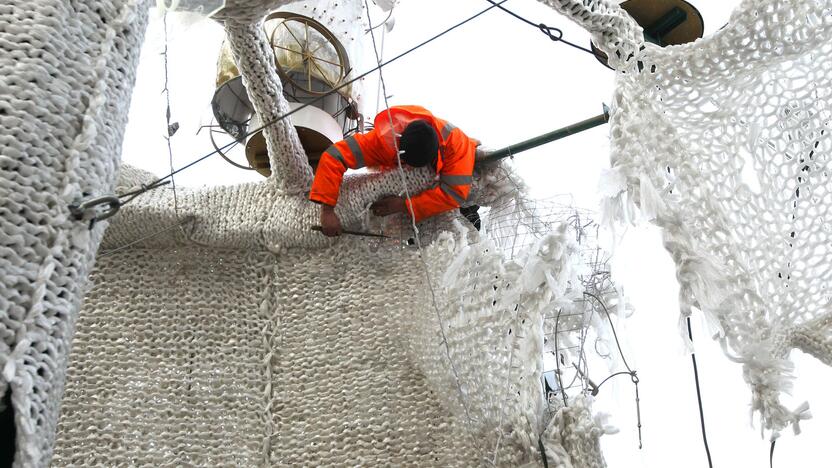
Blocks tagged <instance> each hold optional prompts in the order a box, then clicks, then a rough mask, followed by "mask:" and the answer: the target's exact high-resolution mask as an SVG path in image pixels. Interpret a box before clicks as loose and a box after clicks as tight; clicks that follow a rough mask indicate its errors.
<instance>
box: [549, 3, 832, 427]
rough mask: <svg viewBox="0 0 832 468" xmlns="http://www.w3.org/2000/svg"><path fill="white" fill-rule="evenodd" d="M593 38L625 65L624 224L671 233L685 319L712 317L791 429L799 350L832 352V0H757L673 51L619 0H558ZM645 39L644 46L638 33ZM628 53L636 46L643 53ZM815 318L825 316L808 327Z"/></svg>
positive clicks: (615, 204) (619, 134)
mask: <svg viewBox="0 0 832 468" xmlns="http://www.w3.org/2000/svg"><path fill="white" fill-rule="evenodd" d="M545 3H547V4H549V5H551V6H552V7H553V8H555V9H557V10H559V11H561V12H562V13H564V14H565V15H567V16H568V17H570V18H571V19H573V20H574V21H576V22H577V23H579V24H581V25H582V26H584V27H585V28H586V29H588V30H589V31H591V32H593V33H594V35H595V36H594V37H595V39H596V40H597V41H598V44H599V47H601V48H602V49H603V50H604V51H605V52H607V53H608V54H610V53H611V54H612V55H611V56H615V57H623V58H627V57H629V56H628V55H627V54H628V53H632V54H633V55H632V57H630V58H629V60H624V61H623V62H622V61H621V60H613V61H611V62H610V65H611V66H612V67H614V68H616V69H617V70H618V71H619V72H621V73H619V74H618V75H617V78H616V90H615V94H614V96H613V100H614V103H613V104H614V105H613V113H612V115H611V119H610V132H611V155H610V160H611V165H612V169H611V173H612V174H615V175H616V176H617V177H618V178H620V179H621V180H624V181H626V182H625V184H624V185H623V186H621V187H619V188H618V189H617V190H616V191H615V193H610V194H607V195H608V198H607V200H606V201H605V202H604V203H605V209H606V216H607V217H608V219H610V220H611V221H613V222H616V223H629V222H634V221H636V220H637V219H638V218H639V216H638V215H639V213H638V211H639V210H640V211H641V214H642V215H647V216H648V217H652V218H654V221H653V222H654V223H655V224H656V225H658V226H659V227H661V228H662V230H663V240H664V245H665V248H667V250H668V251H669V252H670V254H671V256H672V258H673V260H674V262H675V263H676V268H677V278H678V280H679V283H680V303H681V307H682V313H683V315H688V314H690V312H691V311H692V310H694V309H698V310H701V311H702V312H703V313H705V314H706V318H707V319H708V322H709V323H711V324H712V325H713V326H712V329H713V331H714V333H715V334H716V335H717V336H719V337H720V338H721V339H722V340H723V343H724V345H725V348H726V350H727V352H728V353H729V355H733V356H736V357H735V359H736V360H738V361H740V362H743V363H744V368H743V369H744V377H745V379H746V381H747V382H748V383H749V385H750V386H751V387H752V393H753V396H752V406H753V408H754V410H755V411H756V412H758V413H759V415H760V419H761V420H762V426H763V428H764V429H768V430H771V431H772V432H773V433H775V434H776V433H777V432H778V431H779V430H781V429H782V428H783V427H784V426H786V425H789V424H792V425H794V427H795V428H797V422H798V421H799V420H800V419H803V418H805V417H806V416H807V413H806V411H804V410H803V408H799V409H798V410H797V411H790V410H787V409H785V408H784V407H783V406H782V405H781V404H780V402H779V395H780V394H781V393H782V392H783V391H786V390H788V389H789V386H790V370H789V369H790V367H791V365H790V364H789V362H788V361H787V360H786V356H788V351H790V350H791V349H792V348H793V347H797V348H799V349H802V350H804V351H806V352H808V353H811V354H812V355H814V356H816V357H817V358H818V359H820V360H821V361H823V362H826V363H830V362H832V345H830V343H831V341H830V336H832V333H831V330H832V323H830V322H829V321H828V320H823V319H822V317H828V315H829V307H828V306H829V292H828V289H827V288H828V284H830V282H831V281H832V249H830V247H829V246H830V245H832V226H830V223H829V215H830V210H832V181H830V177H832V132H830V130H829V128H828V121H829V108H830V107H832V80H830V76H832V70H830V69H829V67H827V66H819V65H818V64H826V63H832V23H830V22H828V21H825V20H824V18H826V12H827V11H828V10H829V9H830V8H832V1H829V0H824V1H815V0H795V1H791V2H779V1H776V0H747V1H744V2H743V3H742V4H741V5H740V6H739V7H738V8H737V10H736V11H735V12H734V14H733V15H732V17H731V21H730V22H729V23H728V25H726V26H725V27H724V28H722V29H720V30H719V31H717V32H715V33H713V34H712V35H710V36H708V37H705V38H703V39H700V40H698V41H696V42H694V43H690V44H683V45H679V46H670V47H666V48H660V47H658V46H656V45H653V44H648V43H645V44H642V45H640V46H637V47H636V48H635V50H632V48H631V47H630V44H634V43H635V44H637V43H638V41H639V39H640V38H639V37H638V36H639V35H640V28H638V27H637V26H635V25H633V24H632V21H630V22H622V21H619V20H618V19H616V18H619V17H620V16H621V15H623V12H621V11H620V8H619V7H618V6H617V5H615V4H614V3H613V2H612V1H608V0H546V1H545ZM634 41H635V42H634ZM628 51H629V52H628ZM809 324H812V325H809Z"/></svg>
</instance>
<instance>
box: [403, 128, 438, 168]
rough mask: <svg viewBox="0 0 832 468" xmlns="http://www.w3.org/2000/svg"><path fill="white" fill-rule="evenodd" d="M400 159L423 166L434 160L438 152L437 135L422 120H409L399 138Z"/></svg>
mask: <svg viewBox="0 0 832 468" xmlns="http://www.w3.org/2000/svg"><path fill="white" fill-rule="evenodd" d="M399 150H401V151H403V153H402V161H404V162H405V163H406V164H407V165H408V166H413V167H423V166H427V165H428V164H430V163H433V162H434V161H436V154H437V153H438V152H439V135H437V134H436V130H434V129H433V127H431V126H430V124H429V123H427V122H425V121H424V120H415V121H413V122H410V123H409V124H408V125H407V127H405V129H404V131H403V132H402V137H401V139H399Z"/></svg>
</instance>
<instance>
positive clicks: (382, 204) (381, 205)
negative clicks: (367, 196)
mask: <svg viewBox="0 0 832 468" xmlns="http://www.w3.org/2000/svg"><path fill="white" fill-rule="evenodd" d="M370 208H372V210H373V214H374V215H376V216H389V215H391V214H394V213H404V212H406V211H407V204H406V203H405V202H404V198H402V197H396V196H390V197H384V198H381V199H379V200H378V201H377V202H375V203H373V204H372V205H371V206H370Z"/></svg>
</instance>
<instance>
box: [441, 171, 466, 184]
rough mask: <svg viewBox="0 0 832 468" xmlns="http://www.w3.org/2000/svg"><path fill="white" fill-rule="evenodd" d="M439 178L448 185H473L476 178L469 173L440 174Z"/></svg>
mask: <svg viewBox="0 0 832 468" xmlns="http://www.w3.org/2000/svg"><path fill="white" fill-rule="evenodd" d="M439 180H440V181H441V182H444V183H446V184H448V185H471V183H472V182H473V181H474V178H473V177H471V176H469V175H450V174H439Z"/></svg>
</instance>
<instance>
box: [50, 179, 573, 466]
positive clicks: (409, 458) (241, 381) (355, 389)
mask: <svg viewBox="0 0 832 468" xmlns="http://www.w3.org/2000/svg"><path fill="white" fill-rule="evenodd" d="M149 177H150V176H148V175H147V174H146V173H145V174H142V173H141V172H140V171H135V170H126V171H125V172H124V180H121V181H120V182H119V184H118V185H120V186H128V185H131V184H135V183H140V182H141V181H142V180H145V179H147V178H149ZM127 179H129V180H127ZM371 180H373V179H372V178H371ZM266 184H267V182H264V183H263V184H249V185H243V186H239V187H226V188H211V189H202V190H198V191H186V190H180V193H179V200H180V208H181V211H180V216H181V217H182V218H184V217H186V216H189V215H190V213H192V211H189V210H193V209H195V208H194V207H195V206H196V204H195V203H194V202H195V201H197V200H198V201H199V203H200V204H205V203H208V202H210V203H213V204H214V205H209V206H207V207H203V208H200V210H202V209H206V210H209V209H211V208H212V207H213V210H214V211H213V213H212V216H211V219H214V220H216V221H214V222H215V223H217V224H211V223H206V222H207V220H208V216H205V217H204V218H203V217H202V216H201V215H200V216H199V217H198V220H197V221H195V222H194V223H193V227H192V228H191V227H190V225H189V226H188V228H186V229H184V233H183V232H179V231H176V230H172V231H169V232H166V233H164V234H160V235H157V236H153V237H150V238H147V239H145V240H143V241H141V242H140V243H138V244H136V245H134V246H133V248H132V249H126V250H118V251H114V252H113V253H107V252H108V251H113V250H114V249H116V248H118V247H120V246H121V245H124V244H118V243H117V242H115V241H114V240H113V239H116V240H118V241H119V242H126V241H129V242H133V241H135V240H138V239H140V238H141V237H146V234H136V233H134V234H130V232H129V231H131V230H135V229H139V227H141V228H142V229H143V230H148V231H150V232H153V231H154V230H157V229H158V228H159V227H160V226H162V227H163V226H168V225H171V224H175V222H176V220H177V218H176V216H175V214H174V212H173V207H172V205H171V202H170V199H169V196H170V193H169V191H168V190H167V189H159V190H154V191H153V192H150V193H148V194H146V195H144V196H143V197H140V198H138V199H136V201H135V202H134V203H131V204H130V205H128V206H126V207H125V208H124V209H123V211H122V212H121V213H120V214H119V217H118V218H117V220H116V222H114V223H113V224H112V225H111V226H110V228H109V229H108V232H107V236H106V238H105V240H104V241H103V243H102V252H104V253H103V254H101V255H103V256H102V257H101V258H100V261H99V263H98V265H97V268H96V272H95V277H94V281H95V284H96V286H95V287H94V288H93V290H92V291H91V292H90V294H89V296H88V299H87V301H86V303H85V308H84V312H83V314H82V316H81V317H82V318H81V321H80V322H79V325H78V329H79V332H78V333H77V336H76V340H75V342H74V349H73V354H72V361H71V369H70V379H69V382H68V387H67V393H66V398H65V401H64V406H63V413H62V419H61V425H60V431H59V440H58V443H57V446H56V458H55V465H56V466H69V465H79V464H80V465H86V464H94V463H98V462H100V463H108V464H153V465H160V464H174V465H178V464H195V465H223V464H235V465H249V466H250V465H256V466H269V465H280V464H288V465H344V464H368V465H377V464H388V463H393V464H403V465H420V466H472V465H478V464H481V462H483V461H484V460H486V459H487V460H496V461H497V464H498V465H499V466H517V465H519V464H523V463H528V462H531V463H538V462H539V459H540V454H539V450H538V448H537V437H538V436H539V435H540V434H541V433H542V431H543V429H544V423H545V421H544V419H543V417H544V413H545V412H544V411H543V407H542V395H541V385H540V373H541V368H540V366H541V364H540V361H541V357H542V352H543V326H542V322H543V313H544V312H547V311H549V310H550V309H551V307H552V306H553V305H554V304H556V303H557V301H558V300H562V299H563V296H564V294H565V289H564V288H565V282H564V285H562V286H561V287H559V288H555V289H554V290H553V289H552V288H551V287H550V286H549V285H548V284H545V283H546V281H545V279H544V278H545V272H549V273H550V275H555V276H557V277H559V278H571V276H572V275H571V273H569V268H570V267H569V266H570V265H573V264H574V256H573V255H574V249H573V248H568V245H570V244H569V242H567V241H566V234H565V232H560V234H558V235H556V236H554V237H551V238H548V240H547V242H543V243H540V244H539V245H538V246H536V248H537V250H534V251H532V253H529V255H527V256H525V257H524V258H523V259H522V260H517V261H508V260H506V259H505V258H504V256H503V255H502V254H501V253H500V251H499V249H497V248H491V247H490V244H489V241H488V240H487V239H481V240H479V241H478V242H475V243H473V244H470V247H469V248H467V249H466V246H467V245H469V244H468V242H467V241H464V240H463V239H467V238H468V237H469V236H474V234H473V233H468V232H467V230H465V229H463V228H462V225H461V224H458V225H457V227H456V228H454V226H453V225H452V224H450V223H449V222H448V219H449V217H448V216H440V217H437V218H434V219H432V220H431V223H421V224H420V228H421V230H422V232H423V238H436V239H437V240H436V241H435V242H433V243H432V244H430V245H426V247H425V249H424V251H423V253H422V256H423V257H424V259H425V262H426V263H427V268H428V270H429V271H430V278H431V286H432V287H433V288H434V291H435V293H436V295H437V302H436V303H437V305H438V308H439V315H438V316H437V310H436V309H435V308H434V307H433V301H432V299H431V297H430V293H429V288H428V284H427V283H426V280H425V276H424V265H423V264H422V263H421V262H422V260H420V259H419V253H418V251H417V250H416V249H415V247H411V248H405V249H402V248H389V247H386V246H385V245H383V244H382V245H381V247H378V245H377V244H373V243H371V242H368V241H366V240H360V239H351V238H349V237H343V238H341V239H339V240H337V241H334V243H332V242H330V241H323V244H321V245H326V244H330V243H332V244H333V245H332V247H324V248H321V247H320V246H318V247H315V246H314V245H312V244H311V243H312V242H314V241H313V239H314V238H313V237H311V236H313V235H314V236H317V237H319V238H320V237H323V236H321V235H320V234H319V233H310V232H309V231H306V230H302V227H301V226H299V227H298V228H297V229H298V231H297V232H293V233H291V235H286V236H284V237H266V236H263V235H262V232H261V231H258V226H259V225H258V224H245V222H243V224H240V225H236V233H232V234H231V235H228V236H226V235H223V234H222V231H223V230H228V229H230V227H231V226H234V225H235V223H236V222H240V221H241V220H244V219H245V218H238V217H237V214H238V213H241V212H249V211H255V210H256V209H253V208H252V206H255V207H257V206H264V207H266V206H268V207H271V209H272V210H273V211H278V212H283V211H286V208H285V206H284V204H289V206H292V205H291V203H294V202H293V200H300V199H297V198H296V197H291V196H285V195H272V196H273V198H271V199H268V198H264V199H260V200H257V199H256V198H252V197H253V194H254V193H256V194H258V195H261V196H266V195H267V194H269V193H273V192H269V191H264V192H256V190H259V188H258V187H259V185H266ZM357 187H359V188H360V187H361V185H360V184H359V185H357ZM358 192H360V190H358ZM497 192H499V190H498V189H490V188H487V187H486V188H484V189H483V190H480V191H479V193H482V194H486V193H497ZM496 200H498V201H499V200H502V201H503V202H505V201H506V200H508V198H506V197H503V198H496ZM154 202H158V204H156V205H154ZM302 202H303V203H306V202H305V201H302ZM296 203H301V201H297V202H296ZM264 209H265V208H264ZM219 220H224V221H222V222H220V221H219ZM148 225H149V227H148ZM443 230H444V231H448V230H450V231H451V232H458V233H459V234H457V235H456V236H452V235H450V234H443V235H439V236H438V237H437V236H436V233H438V232H439V231H443ZM214 231H216V233H215V234H211V232H214ZM142 232H143V231H142ZM189 237H190V240H189ZM195 239H199V240H195ZM295 239H302V241H296V240H295ZM303 239H305V240H303ZM266 240H268V244H266V243H265V241H266ZM202 241H208V243H209V245H211V244H213V245H211V248H203V247H199V246H195V245H193V243H195V242H199V243H201V242H202ZM183 243H185V244H186V245H183ZM223 243H224V245H225V247H222V245H223ZM274 245H282V246H283V248H274ZM267 246H270V249H271V250H272V251H273V252H277V253H276V254H273V253H269V252H268V251H267V250H266V247H267ZM558 246H563V248H553V247H558ZM293 247H300V248H293ZM570 249H571V250H570ZM463 250H465V251H466V253H463ZM570 252H572V253H570ZM518 262H519V263H518ZM529 272H531V273H529ZM494 273H496V274H498V275H501V276H500V279H499V280H495V281H492V280H490V279H489V278H491V275H492V274H494ZM529 275H531V276H529ZM541 275H542V276H541ZM493 285H498V286H499V288H500V290H499V291H496V290H491V289H490V288H492V287H493ZM480 291H494V292H492V293H491V294H490V295H486V294H480ZM555 291H557V293H555ZM518 294H520V295H522V296H518ZM494 299H497V300H498V302H497V303H496V304H492V302H493V301H494ZM520 301H522V303H523V304H524V306H523V309H522V313H519V314H518V313H517V310H520V309H517V308H516V304H518V303H519V302H520ZM438 317H442V320H443V323H444V324H445V327H447V328H446V329H445V332H446V336H447V339H448V343H449V346H450V352H451V356H452V358H453V361H454V363H455V365H457V366H458V370H459V373H458V376H459V381H458V383H457V380H456V376H455V375H454V374H453V373H452V371H451V370H450V369H449V367H448V363H447V358H446V357H445V345H444V343H443V341H442V340H441V338H440V337H439V336H438V335H439V330H440V329H441V328H440V326H439V322H438ZM509 330H511V332H509ZM183 344H184V346H183ZM203 346H205V348H206V349H205V350H204V353H203ZM203 354H204V356H206V357H204V358H203V357H202V356H203ZM507 379H508V380H507ZM460 389H461V390H462V392H463V393H464V395H465V398H464V400H465V405H466V407H467V411H468V414H466V411H465V409H464V408H463V407H462V405H461V403H460ZM469 415H470V416H471V417H472V418H473V419H469V417H468V416H469ZM102 440H106V441H107V443H101V441H102ZM498 440H499V443H498V442H497V441H498ZM495 451H496V453H497V456H496V457H495V456H494V453H495Z"/></svg>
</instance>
